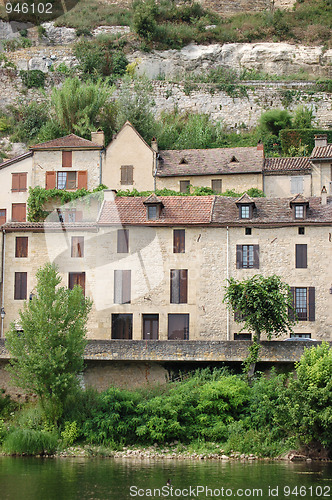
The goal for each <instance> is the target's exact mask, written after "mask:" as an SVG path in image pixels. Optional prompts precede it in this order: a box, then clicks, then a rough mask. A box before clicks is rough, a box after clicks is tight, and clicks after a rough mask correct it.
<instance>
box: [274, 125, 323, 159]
mask: <svg viewBox="0 0 332 500" xmlns="http://www.w3.org/2000/svg"><path fill="white" fill-rule="evenodd" d="M319 134H327V141H328V143H331V142H332V130H320V129H284V130H281V131H280V134H279V135H280V142H281V148H282V152H283V154H288V152H289V150H290V148H291V146H294V147H295V148H298V147H299V146H300V145H301V144H302V145H307V146H308V151H309V153H310V152H311V151H312V150H313V148H314V146H315V135H319Z"/></svg>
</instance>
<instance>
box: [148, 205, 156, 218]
mask: <svg viewBox="0 0 332 500" xmlns="http://www.w3.org/2000/svg"><path fill="white" fill-rule="evenodd" d="M156 218H157V205H150V206H149V207H148V220H156Z"/></svg>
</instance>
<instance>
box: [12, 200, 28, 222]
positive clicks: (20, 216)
mask: <svg viewBox="0 0 332 500" xmlns="http://www.w3.org/2000/svg"><path fill="white" fill-rule="evenodd" d="M12 221H13V222H25V221H26V206H25V203H13V204H12Z"/></svg>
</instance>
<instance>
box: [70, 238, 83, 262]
mask: <svg viewBox="0 0 332 500" xmlns="http://www.w3.org/2000/svg"><path fill="white" fill-rule="evenodd" d="M71 256H72V257H78V258H79V257H84V236H72V238H71Z"/></svg>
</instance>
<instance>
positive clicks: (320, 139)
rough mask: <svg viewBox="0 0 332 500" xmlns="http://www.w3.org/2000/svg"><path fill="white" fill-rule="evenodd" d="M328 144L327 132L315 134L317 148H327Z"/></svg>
mask: <svg viewBox="0 0 332 500" xmlns="http://www.w3.org/2000/svg"><path fill="white" fill-rule="evenodd" d="M326 146H327V134H319V135H315V148H325V147H326Z"/></svg>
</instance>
